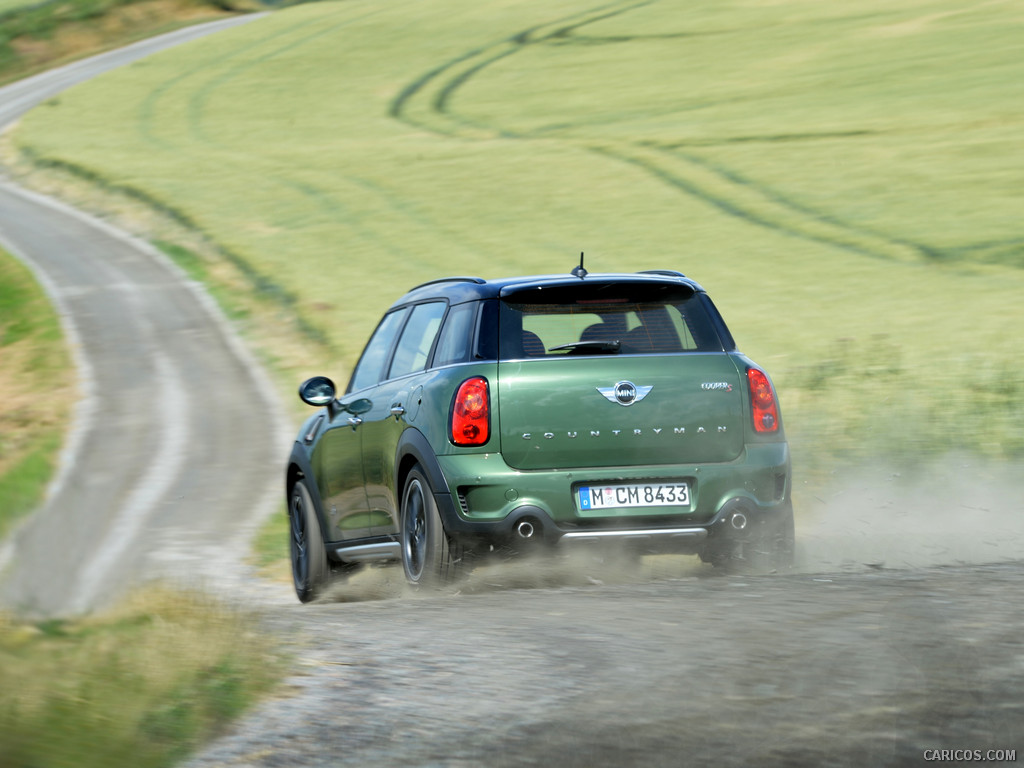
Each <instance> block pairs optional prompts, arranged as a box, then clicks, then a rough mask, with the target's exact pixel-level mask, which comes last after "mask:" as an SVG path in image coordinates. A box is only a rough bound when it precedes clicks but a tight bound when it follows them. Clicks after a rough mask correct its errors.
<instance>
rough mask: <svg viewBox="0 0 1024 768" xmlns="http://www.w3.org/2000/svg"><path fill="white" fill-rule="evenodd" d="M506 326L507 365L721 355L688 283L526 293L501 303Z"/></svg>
mask: <svg viewBox="0 0 1024 768" xmlns="http://www.w3.org/2000/svg"><path fill="white" fill-rule="evenodd" d="M500 329H501V330H500V344H501V349H500V355H501V358H502V359H503V360H517V359H521V358H535V357H560V356H567V355H616V354H622V355H662V354H672V353H683V352H718V351H721V350H722V342H721V339H720V338H719V335H718V333H717V331H716V330H715V325H714V322H713V320H712V318H711V317H710V316H709V313H708V311H707V309H706V307H705V305H704V304H703V303H702V302H701V301H700V299H699V297H698V296H697V295H696V294H695V293H694V291H693V290H692V289H691V288H690V287H689V286H686V285H675V284H672V285H650V284H636V283H606V284H592V283H588V284H584V285H574V286H569V287H556V288H545V289H533V290H531V291H524V292H520V293H517V294H514V295H512V296H508V297H506V298H505V299H504V300H503V301H502V303H501V318H500Z"/></svg>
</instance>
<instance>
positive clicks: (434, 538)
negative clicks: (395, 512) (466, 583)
mask: <svg viewBox="0 0 1024 768" xmlns="http://www.w3.org/2000/svg"><path fill="white" fill-rule="evenodd" d="M462 564H463V552H462V547H461V546H459V545H458V544H457V543H456V542H454V541H453V540H451V539H450V538H449V537H448V534H447V533H446V532H445V530H444V526H443V525H442V523H441V516H440V515H439V514H438V511H437V503H436V502H435V501H434V492H433V489H432V488H431V487H430V481H429V480H427V478H426V475H424V474H423V471H422V470H421V469H420V468H419V467H418V466H417V467H414V468H413V469H412V470H411V471H410V472H409V477H408V478H407V479H406V481H405V489H404V491H403V492H402V569H403V570H404V571H405V578H406V580H407V581H408V582H409V583H410V584H413V585H415V586H429V587H436V586H441V585H443V584H448V583H449V582H451V581H454V580H455V579H456V578H457V577H458V575H459V573H460V572H461V570H462Z"/></svg>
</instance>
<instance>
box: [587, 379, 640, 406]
mask: <svg viewBox="0 0 1024 768" xmlns="http://www.w3.org/2000/svg"><path fill="white" fill-rule="evenodd" d="M652 389H654V385H653V384H652V385H651V386H649V387H638V386H637V385H636V384H634V383H633V382H632V381H620V382H619V383H618V384H616V385H615V386H614V387H598V388H597V391H598V392H600V393H601V394H602V395H604V396H605V397H606V398H607V399H608V400H609V402H612V403H618V404H619V405H632V404H633V403H638V402H640V401H641V400H643V399H644V398H645V397H647V395H648V394H649V393H650V391H651V390H652Z"/></svg>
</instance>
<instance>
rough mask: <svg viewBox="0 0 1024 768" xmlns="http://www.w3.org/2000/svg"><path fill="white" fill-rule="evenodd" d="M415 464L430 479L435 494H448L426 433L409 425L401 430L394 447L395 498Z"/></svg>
mask: <svg viewBox="0 0 1024 768" xmlns="http://www.w3.org/2000/svg"><path fill="white" fill-rule="evenodd" d="M416 465H419V467H420V469H421V470H422V471H423V474H425V475H426V477H427V480H429V481H430V488H431V490H432V491H433V493H434V495H435V496H438V495H440V494H443V495H445V496H448V495H450V491H449V490H448V481H447V480H446V479H445V476H444V472H442V471H441V464H440V462H438V460H437V456H436V455H435V454H434V449H433V448H432V447H431V446H430V441H429V440H427V437H426V435H424V434H423V433H422V432H420V431H419V430H418V429H414V428H412V427H410V428H409V429H407V430H405V431H404V432H402V436H401V437H400V438H399V440H398V446H397V448H396V449H395V498H396V499H401V498H402V492H403V491H404V490H405V481H406V478H408V477H409V472H410V470H412V468H413V467H414V466H416Z"/></svg>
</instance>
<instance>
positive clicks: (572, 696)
mask: <svg viewBox="0 0 1024 768" xmlns="http://www.w3.org/2000/svg"><path fill="white" fill-rule="evenodd" d="M652 560H657V559H656V558H653V559H652V558H647V559H645V560H644V562H643V563H642V564H641V565H640V566H639V569H638V570H637V571H636V572H635V573H634V575H633V577H631V578H629V577H624V576H623V573H624V571H623V569H621V568H619V569H616V574H615V578H616V579H617V583H598V582H600V581H601V578H600V576H601V575H602V574H601V570H600V565H599V564H596V563H595V564H592V565H591V567H590V569H589V571H588V572H587V575H586V576H585V577H582V578H581V576H582V573H583V572H581V571H576V572H575V573H576V579H575V580H576V581H577V582H580V581H583V582H584V583H585V584H586V585H585V586H583V585H578V586H561V587H555V588H543V587H542V588H533V589H522V588H516V587H517V586H519V585H522V584H526V583H530V581H531V579H532V580H533V582H534V583H538V582H542V581H543V580H544V577H543V576H542V575H540V574H541V572H542V571H543V569H544V566H543V565H541V564H527V565H520V566H516V568H515V569H512V570H511V571H508V570H505V569H497V570H491V571H486V572H478V573H476V574H474V576H473V577H471V578H470V580H469V581H468V582H467V583H466V584H464V585H463V588H462V591H460V592H458V593H455V594H444V595H434V596H408V595H403V596H391V595H393V594H399V595H401V589H400V588H398V587H397V586H396V585H395V583H394V582H393V581H389V579H390V578H391V577H390V576H384V575H381V576H379V577H377V579H376V585H375V588H374V589H368V588H367V587H366V585H365V584H363V585H361V586H360V587H358V588H355V589H353V588H349V589H345V588H342V589H339V590H338V591H337V592H336V593H335V595H334V597H333V599H328V600H325V601H324V602H321V603H319V604H314V605H308V606H300V605H299V604H298V603H293V602H290V600H291V597H290V596H288V595H281V594H276V595H275V599H273V600H272V601H271V602H272V603H273V605H271V606H269V607H268V609H267V610H266V612H265V614H264V617H263V622H264V626H265V628H266V630H267V631H270V632H273V633H275V634H278V635H279V636H280V637H282V638H284V639H285V640H286V642H287V643H288V645H289V648H290V650H291V652H292V653H294V654H295V657H296V661H297V664H298V668H299V669H300V670H301V671H300V672H299V673H298V674H296V675H295V676H294V677H292V678H291V679H289V680H288V681H287V684H286V685H285V686H284V688H283V690H281V691H280V693H279V695H277V696H276V697H275V698H273V699H272V700H270V701H268V702H266V703H265V704H263V705H262V706H260V707H259V708H258V709H257V710H256V711H254V712H252V713H251V714H250V715H249V716H248V717H246V718H245V719H244V720H243V721H242V722H241V723H240V724H238V725H237V727H236V728H235V729H234V730H233V732H232V733H231V734H229V735H227V736H226V737H225V738H224V739H222V740H221V741H220V742H218V743H216V744H214V745H213V746H212V747H211V748H209V749H208V750H207V751H206V752H204V753H203V754H201V755H199V756H198V757H196V758H195V759H194V760H193V761H192V762H191V763H189V765H190V766H193V767H194V768H200V767H205V766H286V765H287V766H305V765H360V766H363V765H438V766H477V765H496V766H505V765H507V766H513V765H559V766H589V765H604V766H620V765H654V766H660V765H673V766H677V765H712V764H713V765H718V766H748V765H913V764H921V763H924V762H927V761H926V759H925V758H926V753H925V751H926V750H942V749H949V750H954V749H970V750H975V749H976V750H981V751H982V754H985V755H987V754H988V752H989V751H990V750H1016V752H1017V753H1018V754H1019V757H1018V759H1021V760H1024V697H1022V695H1021V691H1022V690H1024V643H1022V640H1021V638H1022V637H1024V610H1022V609H1021V607H1020V601H1019V595H1020V593H1021V589H1022V586H1024V563H1022V562H1014V563H1002V564H992V565H960V566H950V567H934V568H916V569H903V570H886V569H884V568H881V569H880V568H874V567H864V566H862V567H861V568H860V570H859V571H858V572H852V571H849V570H847V571H839V572H833V573H827V574H826V573H818V574H807V573H805V574H792V575H784V576H782V575H775V576H764V577H757V578H750V577H737V576H718V575H714V572H712V571H710V570H705V569H703V568H699V567H694V568H692V571H693V575H672V574H671V572H670V571H671V569H669V570H668V571H666V570H665V566H664V564H659V563H656V562H655V563H653V564H652V562H651V561H652ZM659 566H660V567H661V568H662V571H661V572H659V570H658V569H659ZM574 567H575V566H574ZM555 570H556V571H557V568H556V569H555ZM381 573H382V574H384V573H390V572H381ZM683 573H684V574H685V569H684V570H683ZM666 574H667V575H666ZM564 575H565V574H563V576H564ZM368 576H373V574H368ZM551 578H553V579H556V580H557V578H558V575H557V573H556V574H554V575H552V576H551ZM570 580H571V579H570ZM508 587H512V588H508ZM283 589H284V587H282V590H283ZM389 590H390V594H389ZM360 598H366V600H364V601H362V602H338V600H346V599H360ZM993 756H994V755H993Z"/></svg>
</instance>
